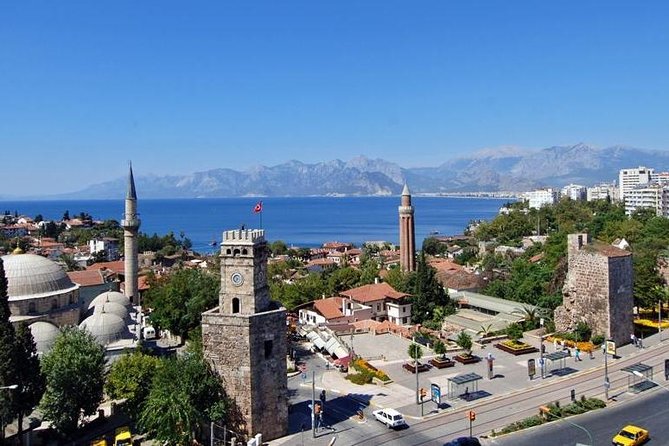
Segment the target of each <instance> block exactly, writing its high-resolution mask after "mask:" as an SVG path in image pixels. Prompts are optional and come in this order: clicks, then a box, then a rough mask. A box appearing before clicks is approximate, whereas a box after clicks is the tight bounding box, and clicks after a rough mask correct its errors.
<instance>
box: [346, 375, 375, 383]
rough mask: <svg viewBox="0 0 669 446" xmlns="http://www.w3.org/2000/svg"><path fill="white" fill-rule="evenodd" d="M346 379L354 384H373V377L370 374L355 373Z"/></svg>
mask: <svg viewBox="0 0 669 446" xmlns="http://www.w3.org/2000/svg"><path fill="white" fill-rule="evenodd" d="M346 379H348V380H349V381H351V382H352V383H353V384H358V385H363V384H369V383H371V382H372V375H370V374H368V373H354V374H351V375H346Z"/></svg>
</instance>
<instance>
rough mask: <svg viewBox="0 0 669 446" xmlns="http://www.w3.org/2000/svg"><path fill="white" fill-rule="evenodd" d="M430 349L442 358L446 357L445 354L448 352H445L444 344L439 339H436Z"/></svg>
mask: <svg viewBox="0 0 669 446" xmlns="http://www.w3.org/2000/svg"><path fill="white" fill-rule="evenodd" d="M432 349H433V350H434V352H435V353H436V354H438V355H441V357H442V358H444V357H445V356H446V352H447V351H448V350H446V344H444V341H442V340H441V339H437V341H436V342H435V343H434V345H433V346H432Z"/></svg>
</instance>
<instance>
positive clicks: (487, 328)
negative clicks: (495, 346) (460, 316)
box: [476, 324, 493, 338]
mask: <svg viewBox="0 0 669 446" xmlns="http://www.w3.org/2000/svg"><path fill="white" fill-rule="evenodd" d="M492 327H493V325H492V324H487V325H481V329H480V330H479V331H477V332H476V334H477V335H479V336H481V337H482V338H485V337H488V336H490V334H491V333H492V332H493V330H492Z"/></svg>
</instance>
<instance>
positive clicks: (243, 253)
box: [242, 248, 249, 256]
mask: <svg viewBox="0 0 669 446" xmlns="http://www.w3.org/2000/svg"><path fill="white" fill-rule="evenodd" d="M248 253H249V252H248V250H247V249H246V248H244V249H242V255H243V256H245V255H248Z"/></svg>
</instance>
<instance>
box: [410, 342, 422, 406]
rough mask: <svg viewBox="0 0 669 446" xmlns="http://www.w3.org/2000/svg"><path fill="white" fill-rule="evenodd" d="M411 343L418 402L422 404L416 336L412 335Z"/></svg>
mask: <svg viewBox="0 0 669 446" xmlns="http://www.w3.org/2000/svg"><path fill="white" fill-rule="evenodd" d="M411 345H413V357H414V363H413V371H414V373H415V374H416V404H420V398H419V396H418V391H419V390H418V345H417V344H416V337H415V336H412V337H411Z"/></svg>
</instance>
